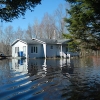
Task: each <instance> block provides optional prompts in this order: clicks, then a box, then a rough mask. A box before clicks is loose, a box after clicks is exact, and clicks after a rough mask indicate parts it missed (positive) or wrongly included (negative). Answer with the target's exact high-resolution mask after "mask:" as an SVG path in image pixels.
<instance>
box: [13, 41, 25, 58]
mask: <svg viewBox="0 0 100 100" xmlns="http://www.w3.org/2000/svg"><path fill="white" fill-rule="evenodd" d="M23 46H26V53H24V55H25V56H26V57H27V44H25V43H23V42H21V41H18V42H17V43H15V44H14V45H13V46H12V57H18V53H15V47H19V51H23Z"/></svg>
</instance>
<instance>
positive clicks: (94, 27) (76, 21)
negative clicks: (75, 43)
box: [65, 0, 100, 50]
mask: <svg viewBox="0 0 100 100" xmlns="http://www.w3.org/2000/svg"><path fill="white" fill-rule="evenodd" d="M66 1H68V2H69V3H70V4H71V8H70V9H69V10H67V12H68V14H69V18H65V21H66V23H67V27H68V31H69V34H70V35H71V36H72V38H73V39H78V40H80V41H79V42H80V43H81V46H83V47H84V48H88V49H94V50H97V49H99V48H98V46H99V47H100V43H99V41H100V8H99V5H100V0H92V1H91V0H66Z"/></svg>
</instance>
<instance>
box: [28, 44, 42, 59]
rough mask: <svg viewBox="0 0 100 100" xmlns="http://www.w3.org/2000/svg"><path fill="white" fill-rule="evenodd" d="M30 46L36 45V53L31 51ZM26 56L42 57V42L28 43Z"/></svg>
mask: <svg viewBox="0 0 100 100" xmlns="http://www.w3.org/2000/svg"><path fill="white" fill-rule="evenodd" d="M31 47H37V53H31ZM28 57H29V58H39V57H44V50H43V45H42V44H34V45H28Z"/></svg>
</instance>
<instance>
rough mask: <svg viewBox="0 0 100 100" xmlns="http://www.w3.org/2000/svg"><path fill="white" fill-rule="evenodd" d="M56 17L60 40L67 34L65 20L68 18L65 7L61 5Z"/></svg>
mask: <svg viewBox="0 0 100 100" xmlns="http://www.w3.org/2000/svg"><path fill="white" fill-rule="evenodd" d="M54 15H55V17H56V31H57V33H58V35H59V38H61V37H62V33H65V31H66V27H65V22H64V20H63V18H64V17H65V16H66V10H65V5H63V4H60V5H59V6H58V8H57V9H56V10H55V12H54Z"/></svg>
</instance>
